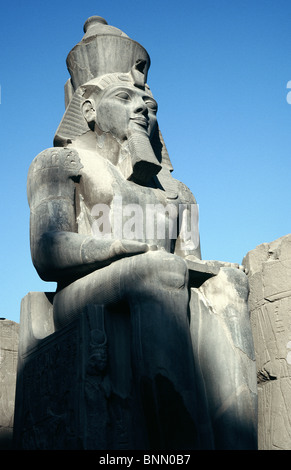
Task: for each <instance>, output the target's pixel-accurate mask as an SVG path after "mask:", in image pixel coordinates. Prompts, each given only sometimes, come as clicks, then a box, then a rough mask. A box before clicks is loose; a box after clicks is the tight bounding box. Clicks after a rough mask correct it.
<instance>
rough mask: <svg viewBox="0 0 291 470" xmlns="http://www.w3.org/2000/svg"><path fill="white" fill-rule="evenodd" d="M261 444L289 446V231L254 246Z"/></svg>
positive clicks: (250, 257)
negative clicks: (277, 237)
mask: <svg viewBox="0 0 291 470" xmlns="http://www.w3.org/2000/svg"><path fill="white" fill-rule="evenodd" d="M243 264H244V265H245V267H246V268H247V270H248V278H249V286H250V294H249V308H250V312H251V323H252V331H253V337H254V344H255V353H256V363H257V374H258V405H259V410H258V437H259V449H261V450H271V449H283V450H290V449H291V234H289V235H286V236H285V237H282V238H279V239H278V240H276V241H274V242H272V243H264V244H262V245H259V246H258V247H257V248H255V249H254V250H252V251H250V252H249V253H248V254H247V255H246V257H245V259H244V261H243Z"/></svg>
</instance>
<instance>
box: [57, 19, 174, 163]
mask: <svg viewBox="0 0 291 470" xmlns="http://www.w3.org/2000/svg"><path fill="white" fill-rule="evenodd" d="M84 33H85V34H84V36H83V38H82V39H81V41H80V42H79V43H78V44H76V46H75V47H73V49H72V50H71V51H70V52H69V54H68V56H67V61H66V62H67V68H68V71H69V73H70V75H71V78H69V79H68V80H67V83H66V84H65V106H66V111H65V113H64V115H63V118H62V120H61V122H60V124H59V126H58V128H57V131H56V134H55V137H54V146H56V147H62V146H66V145H67V144H69V143H71V142H72V140H74V139H76V138H77V137H78V136H81V135H83V134H85V133H87V132H88V124H87V122H86V121H85V119H84V116H83V113H82V112H81V105H82V102H83V101H84V95H85V92H86V89H90V87H91V86H92V82H94V86H95V85H96V80H97V81H98V83H99V86H100V84H101V83H102V77H103V78H105V77H106V78H105V81H108V83H110V81H111V80H113V79H116V77H113V76H114V75H118V79H121V80H122V79H124V78H125V77H122V74H125V75H127V76H130V79H132V80H133V83H134V85H135V86H145V85H146V80H147V74H148V70H149V67H150V57H149V54H148V53H147V51H146V50H145V49H144V47H142V46H141V45H140V44H139V43H138V42H136V41H134V40H132V39H130V38H129V37H128V36H127V35H126V34H125V33H124V32H123V31H121V30H120V29H118V28H115V27H114V26H110V25H108V23H107V21H106V20H105V19H104V18H102V17H101V16H91V17H90V18H88V19H87V21H86V22H85V24H84ZM110 74H111V75H110ZM112 77H113V78H112ZM127 78H128V77H127ZM98 79H100V80H98ZM103 81H104V80H103ZM146 86H147V85H146ZM147 89H148V91H149V88H148V87H147ZM152 145H153V147H154V151H155V153H156V155H158V154H159V155H160V157H157V158H158V160H159V161H161V162H162V165H163V167H165V168H167V170H168V171H172V170H173V167H172V164H171V162H170V158H169V155H168V152H167V149H166V146H165V143H164V140H163V137H162V134H161V132H160V130H159V128H157V132H156V135H155V138H154V141H152Z"/></svg>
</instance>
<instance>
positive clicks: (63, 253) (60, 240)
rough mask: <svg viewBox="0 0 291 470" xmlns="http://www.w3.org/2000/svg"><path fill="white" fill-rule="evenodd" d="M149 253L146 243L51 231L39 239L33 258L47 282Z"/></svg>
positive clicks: (87, 272)
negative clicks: (121, 259)
mask: <svg viewBox="0 0 291 470" xmlns="http://www.w3.org/2000/svg"><path fill="white" fill-rule="evenodd" d="M147 250H148V246H147V245H146V244H143V243H138V242H131V241H125V240H114V239H104V238H103V239H100V238H97V237H94V236H87V235H81V234H78V233H74V232H65V231H61V232H57V231H52V232H46V233H44V234H43V235H42V236H41V237H40V238H39V240H38V242H37V243H36V248H35V250H34V253H33V259H34V264H35V266H36V268H37V270H38V272H39V274H40V275H41V277H42V278H43V279H44V280H47V281H58V280H59V279H63V278H64V277H67V278H77V277H79V276H83V275H85V274H89V273H90V272H92V271H94V270H95V269H100V268H102V267H105V266H107V265H109V264H110V263H111V262H113V261H115V260H117V259H120V258H122V257H126V256H132V255H135V254H139V253H144V252H145V251H147Z"/></svg>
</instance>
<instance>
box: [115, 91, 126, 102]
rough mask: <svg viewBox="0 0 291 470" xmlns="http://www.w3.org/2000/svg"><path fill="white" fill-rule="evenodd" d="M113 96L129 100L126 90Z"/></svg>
mask: <svg viewBox="0 0 291 470" xmlns="http://www.w3.org/2000/svg"><path fill="white" fill-rule="evenodd" d="M115 96H116V97H117V98H119V99H121V100H126V101H129V100H130V95H129V94H128V93H126V91H120V92H119V93H117V94H116V95H115Z"/></svg>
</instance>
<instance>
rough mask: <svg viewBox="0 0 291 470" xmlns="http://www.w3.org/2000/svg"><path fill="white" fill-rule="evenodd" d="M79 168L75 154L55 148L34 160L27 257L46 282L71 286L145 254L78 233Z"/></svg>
mask: <svg viewBox="0 0 291 470" xmlns="http://www.w3.org/2000/svg"><path fill="white" fill-rule="evenodd" d="M81 168H82V165H81V163H80V160H79V157H78V154H77V152H75V151H72V150H69V149H66V148H57V149H47V150H45V151H44V152H42V153H41V154H39V155H38V156H37V157H36V158H35V160H34V161H33V162H32V164H31V167H30V169H29V173H28V183H27V191H28V202H29V206H30V247H31V255H32V260H33V264H34V266H35V268H36V270H37V272H38V274H39V275H40V277H41V278H42V279H43V280H46V281H57V282H59V281H71V280H74V279H77V278H79V277H80V276H84V275H86V274H88V273H90V272H92V271H94V270H96V269H99V268H102V267H104V266H107V265H108V264H110V263H111V262H112V261H115V260H117V259H120V258H122V257H125V256H132V255H134V254H139V253H143V252H145V251H147V250H148V249H149V247H148V246H147V245H146V244H141V243H137V242H133V241H132V242H131V241H119V240H111V239H98V238H96V237H94V236H86V235H81V234H79V233H78V232H77V222H76V208H75V191H76V185H77V184H78V181H79V179H80V177H81V176H80V170H81Z"/></svg>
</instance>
